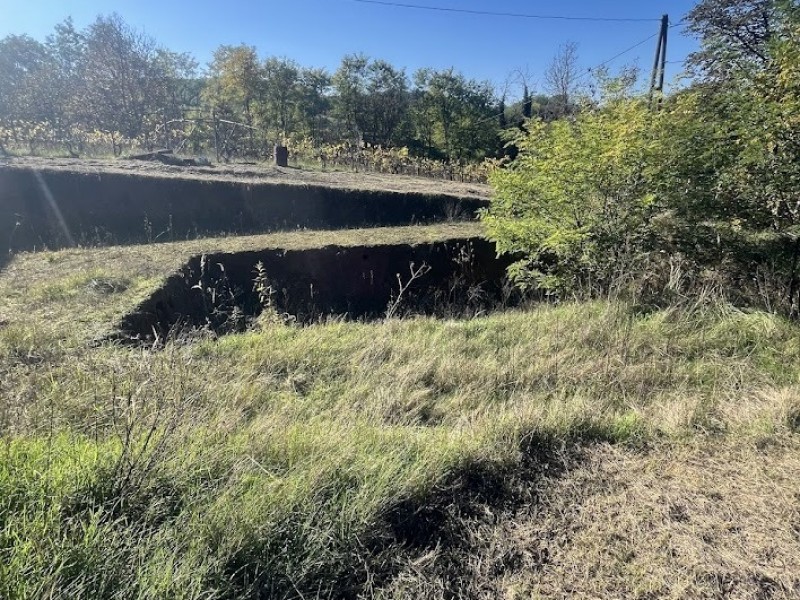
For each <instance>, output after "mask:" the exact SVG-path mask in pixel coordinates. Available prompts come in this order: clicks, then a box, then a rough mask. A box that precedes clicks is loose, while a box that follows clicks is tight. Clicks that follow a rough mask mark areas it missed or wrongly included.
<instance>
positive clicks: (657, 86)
mask: <svg viewBox="0 0 800 600" xmlns="http://www.w3.org/2000/svg"><path fill="white" fill-rule="evenodd" d="M668 34H669V15H663V16H662V17H661V31H660V32H659V34H658V45H657V46H656V58H655V61H653V73H652V75H651V77H650V105H651V106H652V104H653V94H654V93H655V92H658V93H659V94H661V93H663V92H664V72H665V70H666V66H667V37H668Z"/></svg>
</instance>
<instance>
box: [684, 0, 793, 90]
mask: <svg viewBox="0 0 800 600" xmlns="http://www.w3.org/2000/svg"><path fill="white" fill-rule="evenodd" d="M777 6H778V4H777V3H776V1H775V0H701V1H700V2H699V3H698V4H697V5H696V6H695V7H694V8H693V9H692V10H691V12H689V14H688V15H687V16H686V21H687V23H688V25H687V27H686V28H687V30H688V31H689V32H690V33H692V34H694V35H695V36H697V37H699V38H700V44H701V48H700V50H699V51H697V52H695V53H693V54H692V55H690V57H689V65H690V67H691V68H693V69H694V70H695V71H696V72H697V73H698V74H699V75H701V76H703V77H704V78H706V79H708V80H713V81H720V80H725V79H728V78H730V77H731V75H732V73H733V72H734V71H741V70H749V69H753V68H755V69H760V68H763V67H764V66H765V65H766V63H767V61H768V55H769V48H768V46H769V42H770V40H771V39H772V37H773V35H774V33H775V32H776V28H777V27H778V25H777V23H776V19H777V17H778V10H777Z"/></svg>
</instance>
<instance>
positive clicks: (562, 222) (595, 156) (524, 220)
mask: <svg viewBox="0 0 800 600" xmlns="http://www.w3.org/2000/svg"><path fill="white" fill-rule="evenodd" d="M652 128H653V119H652V116H651V115H650V113H649V111H648V110H647V104H646V102H645V101H644V99H633V98H629V97H624V98H614V97H612V96H611V95H609V96H608V100H607V102H606V103H605V104H604V105H603V106H602V108H599V109H597V110H593V111H586V112H582V113H579V114H577V115H576V116H575V117H574V119H571V120H566V119H562V120H558V121H555V122H553V123H549V124H548V123H545V122H543V121H541V120H532V121H531V122H530V123H529V125H528V130H527V131H522V132H520V133H519V134H518V136H517V138H516V139H515V140H514V143H515V145H516V146H517V148H518V149H519V155H518V157H517V159H516V160H515V161H514V163H512V166H511V167H510V168H508V169H502V170H498V171H496V172H495V173H494V174H493V175H492V177H491V183H492V185H493V186H494V188H495V196H494V198H493V201H492V204H491V206H490V208H489V209H488V210H487V211H486V212H485V213H484V214H483V221H484V223H485V224H486V226H487V231H488V233H489V236H490V237H491V238H492V239H493V240H495V241H496V242H497V244H498V250H499V251H501V252H508V253H512V254H522V255H524V256H525V258H524V259H523V260H520V261H519V262H517V263H516V264H515V265H514V266H513V268H512V269H511V274H512V275H513V276H514V277H515V279H516V281H517V282H519V283H520V284H521V285H535V286H538V287H540V288H544V289H549V290H552V291H554V292H557V293H561V294H570V293H574V292H575V291H576V290H578V289H583V290H591V291H601V292H602V291H607V290H608V289H609V288H610V286H611V285H613V283H614V281H615V274H616V273H617V272H618V270H619V269H620V267H621V265H623V264H627V263H630V262H632V261H634V260H635V259H636V253H635V252H631V251H630V249H631V248H636V247H637V242H638V241H640V240H641V239H643V238H644V237H646V230H647V224H648V222H649V218H650V216H651V215H652V214H653V211H654V209H655V206H656V205H655V202H654V200H655V198H654V196H653V195H652V193H651V191H650V188H649V182H650V171H651V167H649V166H648V165H651V164H652V161H650V160H649V158H650V157H651V156H652V154H653V152H654V151H655V149H656V146H655V143H654V141H653V140H652V136H651V132H652Z"/></svg>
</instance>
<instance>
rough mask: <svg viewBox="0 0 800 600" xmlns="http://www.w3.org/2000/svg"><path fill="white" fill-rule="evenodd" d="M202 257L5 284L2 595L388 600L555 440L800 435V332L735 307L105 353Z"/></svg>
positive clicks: (102, 264)
mask: <svg viewBox="0 0 800 600" xmlns="http://www.w3.org/2000/svg"><path fill="white" fill-rule="evenodd" d="M452 231H453V229H452V228H444V229H420V231H419V235H420V239H422V238H424V237H425V236H438V235H442V234H448V235H449V234H450V233H452ZM382 233H385V234H386V235H387V236H389V237H391V235H394V234H393V233H392V232H391V230H390V231H388V232H385V231H383V230H382ZM359 235H361V234H359ZM397 235H398V236H399V235H401V233H400V232H398V233H397ZM325 236H330V239H334V236H336V237H335V239H337V240H343V239H346V240H356V238H357V236H355V235H352V236H351V234H345V233H341V234H333V233H331V234H325ZM348 236H351V237H348ZM323 237H324V236H323ZM324 239H326V240H327V239H329V238H328V237H324ZM359 239H360V238H359ZM382 239H388V238H386V237H384V238H382ZM271 240H274V243H276V244H277V243H281V244H287V245H288V243H289V242H292V243H295V244H298V245H300V244H304V243H311V242H310V241H311V240H312V238H311V237H310V236H309V235H308V234H302V233H298V234H291V235H289V234H282V235H281V236H276V237H275V238H271ZM251 242H252V240H251V241H243V240H236V241H235V242H233V243H234V244H249V243H251ZM213 243H214V244H217V243H218V244H220V245H223V244H224V243H225V242H224V241H219V242H213ZM257 243H258V244H261V243H263V240H259V241H258V242H257ZM270 243H273V241H271V242H270ZM326 243H327V242H326ZM354 243H355V242H354ZM359 243H360V242H359ZM199 248H200V246H199V245H198V243H195V242H187V243H186V244H184V245H177V244H176V245H174V246H166V245H164V246H152V247H141V248H140V247H137V248H124V249H123V248H115V249H106V250H96V251H84V250H72V251H63V252H58V253H52V254H35V255H34V254H32V255H26V256H22V257H19V258H17V259H16V260H15V262H14V263H13V264H12V265H11V267H10V268H9V270H8V271H6V272H4V273H3V274H2V275H0V293H1V296H0V297H2V298H3V304H2V307H3V308H2V315H1V316H0V318H1V319H2V320H3V321H4V325H2V326H0V354H1V355H2V363H0V398H1V399H2V402H1V403H0V440H1V441H0V597H4V598H40V597H50V596H53V597H85V598H111V597H136V598H198V599H199V598H204V599H207V598H252V597H264V598H267V597H279V598H281V597H285V598H316V597H331V596H332V597H341V596H344V597H356V596H357V595H358V594H364V595H367V596H369V595H378V596H380V595H381V593H382V592H381V589H382V588H383V586H384V585H385V584H387V583H388V582H390V581H391V580H392V577H393V575H395V574H397V573H398V572H399V571H400V570H401V569H402V568H404V567H403V565H406V566H407V565H408V564H410V563H409V561H412V560H415V557H418V556H419V555H420V554H423V555H424V554H425V553H427V552H429V551H430V550H431V548H432V547H435V546H436V543H437V541H438V542H439V543H440V544H446V543H448V542H447V540H448V539H450V537H449V536H452V535H456V531H457V530H458V528H460V527H462V526H464V527H466V525H465V524H467V523H470V522H472V521H473V520H474V519H475V518H476V517H474V516H470V515H471V514H472V513H470V508H469V507H470V505H471V503H472V502H473V500H474V499H475V498H479V497H480V498H484V500H483V501H484V502H489V500H486V499H485V498H487V497H488V496H491V494H497V496H498V499H497V501H498V502H504V501H506V500H504V498H506V499H507V498H508V497H511V496H513V495H514V493H516V492H515V491H514V489H515V488H516V487H518V486H519V485H522V484H523V483H524V482H525V481H528V480H529V478H530V477H533V475H532V474H531V473H532V471H531V470H532V469H533V471H535V470H536V468H538V467H537V465H538V466H539V467H541V466H542V465H544V464H546V463H547V462H548V461H549V460H550V458H548V455H549V453H551V452H555V451H556V449H558V448H561V447H563V445H564V444H567V445H570V446H575V445H586V444H592V443H597V442H598V441H604V442H612V443H615V444H622V445H624V446H628V447H634V448H644V447H648V446H651V445H653V444H663V443H674V444H682V443H685V442H686V440H697V439H707V438H714V439H732V440H749V441H750V442H753V443H759V444H760V443H769V442H770V441H772V442H777V441H779V440H785V439H793V436H794V435H795V430H796V429H797V427H798V425H800V328H798V326H797V325H795V324H793V323H790V322H788V321H786V320H784V319H782V318H780V317H777V316H773V315H768V314H765V313H758V312H744V311H739V310H736V309H733V308H730V307H726V306H705V307H694V308H681V309H677V308H676V309H670V310H660V311H655V312H642V311H641V310H639V309H638V308H637V307H632V306H627V305H625V304H621V303H609V302H594V303H574V304H573V303H567V304H564V305H561V306H544V305H543V306H539V307H529V308H526V309H520V310H513V311H507V312H502V313H498V314H494V315H491V316H487V317H482V318H477V319H473V320H468V321H451V320H445V321H441V320H435V319H430V318H417V319H407V320H390V321H386V322H379V323H355V322H341V321H335V320H334V321H330V322H327V323H320V324H316V325H312V326H308V327H295V326H287V325H280V324H275V323H274V322H272V321H269V320H264V321H263V322H261V323H260V324H259V326H258V327H257V328H256V329H255V330H253V331H251V332H248V333H244V334H239V335H230V336H225V337H222V338H220V339H212V338H205V339H200V340H197V341H195V342H193V343H190V344H185V343H177V344H176V343H170V344H168V345H167V347H166V348H164V349H163V350H161V351H149V350H143V349H137V348H130V347H121V346H116V345H113V344H107V343H105V344H99V345H92V344H89V343H88V340H90V339H92V338H93V337H94V336H96V335H97V333H98V332H101V331H104V330H108V329H109V328H110V327H111V326H112V325H113V322H114V321H115V319H117V318H118V316H119V315H120V314H121V313H122V312H123V311H125V310H128V309H129V307H130V306H132V305H135V303H136V302H137V299H138V298H141V297H142V296H143V295H145V294H147V293H149V291H150V290H152V288H153V286H155V285H157V284H158V282H159V281H161V280H162V279H163V278H164V277H165V276H166V275H167V274H168V273H169V272H170V270H171V269H172V268H174V265H175V264H178V263H179V262H180V261H181V260H183V259H184V258H185V256H187V255H189V254H191V253H196V252H198V250H199ZM175 250H180V253H181V254H179V253H178V252H175ZM167 257H169V259H168V260H167ZM170 261H171V262H170ZM750 442H747V443H750ZM520 482H522V483H520ZM490 492H491V493H490ZM454 519H455V520H454ZM420 527H422V528H423V529H427V530H429V531H428V532H427V533H426V534H425V535H422V534H420V532H419V531H417V529H419V528H420ZM420 535H422V538H420ZM386 589H389V588H386ZM387 593H388V592H387ZM401 595H402V594H401Z"/></svg>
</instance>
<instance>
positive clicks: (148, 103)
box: [81, 14, 163, 153]
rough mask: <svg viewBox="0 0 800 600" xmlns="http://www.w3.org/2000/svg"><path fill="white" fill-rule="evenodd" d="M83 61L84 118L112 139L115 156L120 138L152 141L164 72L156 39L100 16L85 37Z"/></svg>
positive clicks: (119, 20)
mask: <svg viewBox="0 0 800 600" xmlns="http://www.w3.org/2000/svg"><path fill="white" fill-rule="evenodd" d="M85 40H86V42H85V43H86V49H85V56H84V59H83V61H82V63H81V82H82V84H83V85H85V91H84V95H83V97H82V102H81V105H82V106H83V109H84V110H83V115H82V120H83V121H84V122H86V123H87V124H88V125H90V126H93V127H96V128H98V129H102V130H105V131H107V132H108V133H110V134H111V135H112V141H113V143H114V151H115V153H116V152H118V151H119V150H120V147H119V140H118V137H117V136H119V135H121V136H122V137H124V138H127V139H134V138H138V137H140V136H142V137H143V141H144V143H145V144H147V143H148V142H149V139H150V133H151V132H152V130H153V129H154V126H155V119H153V116H154V115H158V100H159V97H160V94H159V93H158V86H159V85H160V83H161V82H162V81H163V72H162V71H161V70H160V69H159V64H158V61H157V56H158V47H157V45H156V43H155V40H153V39H152V38H150V37H149V36H147V35H146V34H144V33H142V32H139V31H136V30H134V29H132V28H131V27H130V26H129V25H127V24H126V23H125V22H124V21H123V20H122V18H121V17H120V16H119V15H116V14H112V15H110V16H108V17H103V16H101V17H98V18H97V19H96V20H95V21H94V23H92V24H91V25H89V27H88V28H87V30H86V33H85Z"/></svg>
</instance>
